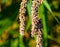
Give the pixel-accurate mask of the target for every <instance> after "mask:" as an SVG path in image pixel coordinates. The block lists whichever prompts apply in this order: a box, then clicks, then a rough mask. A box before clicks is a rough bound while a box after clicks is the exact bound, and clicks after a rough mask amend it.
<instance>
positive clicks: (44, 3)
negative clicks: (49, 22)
mask: <svg viewBox="0 0 60 47" xmlns="http://www.w3.org/2000/svg"><path fill="white" fill-rule="evenodd" d="M43 5H44V6H45V7H46V8H47V9H48V10H49V11H50V13H51V14H52V15H51V16H52V17H53V18H55V20H56V21H57V23H59V24H60V22H59V20H58V19H57V18H56V17H55V16H54V14H53V12H52V10H51V8H50V6H49V4H48V2H47V1H46V0H45V1H44V2H43Z"/></svg>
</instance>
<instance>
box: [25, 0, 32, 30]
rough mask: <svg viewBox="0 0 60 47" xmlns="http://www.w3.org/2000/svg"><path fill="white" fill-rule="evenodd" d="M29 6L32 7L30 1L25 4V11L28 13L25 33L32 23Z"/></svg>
mask: <svg viewBox="0 0 60 47" xmlns="http://www.w3.org/2000/svg"><path fill="white" fill-rule="evenodd" d="M31 5H32V0H30V1H29V2H28V4H27V11H28V15H29V21H28V22H27V25H26V29H25V31H27V30H28V29H29V27H30V25H31V22H32V17H31Z"/></svg>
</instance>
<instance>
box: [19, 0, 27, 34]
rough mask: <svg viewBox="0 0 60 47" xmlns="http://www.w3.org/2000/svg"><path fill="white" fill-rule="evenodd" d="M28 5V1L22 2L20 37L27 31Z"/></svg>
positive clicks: (23, 0)
mask: <svg viewBox="0 0 60 47" xmlns="http://www.w3.org/2000/svg"><path fill="white" fill-rule="evenodd" d="M26 3H27V0H22V2H21V5H20V9H19V12H20V13H19V19H20V31H19V32H20V35H24V29H25V13H26Z"/></svg>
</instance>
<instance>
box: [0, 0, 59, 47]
mask: <svg viewBox="0 0 60 47" xmlns="http://www.w3.org/2000/svg"><path fill="white" fill-rule="evenodd" d="M20 3H21V0H0V47H35V46H36V40H35V38H32V37H31V34H30V33H31V5H32V0H29V1H28V3H27V7H26V10H27V11H26V27H25V35H24V36H20V35H19V23H20V22H19V18H18V17H19V8H20ZM38 10H39V11H38V16H39V18H41V19H42V26H43V28H42V36H43V37H42V38H43V40H42V42H43V47H60V0H44V2H43V3H42V4H41V5H40V6H39V9H38ZM28 20H29V21H28Z"/></svg>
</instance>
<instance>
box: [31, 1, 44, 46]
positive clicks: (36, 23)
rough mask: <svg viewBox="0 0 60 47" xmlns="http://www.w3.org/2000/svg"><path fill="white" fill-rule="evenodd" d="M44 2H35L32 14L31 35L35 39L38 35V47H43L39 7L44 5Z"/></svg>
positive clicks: (33, 2)
mask: <svg viewBox="0 0 60 47" xmlns="http://www.w3.org/2000/svg"><path fill="white" fill-rule="evenodd" d="M42 2H43V0H33V1H32V7H31V11H32V12H31V13H32V32H31V35H32V37H34V36H35V35H36V37H37V38H36V47H42V42H41V40H42V32H41V22H40V19H39V18H38V7H39V5H40V4H42Z"/></svg>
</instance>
